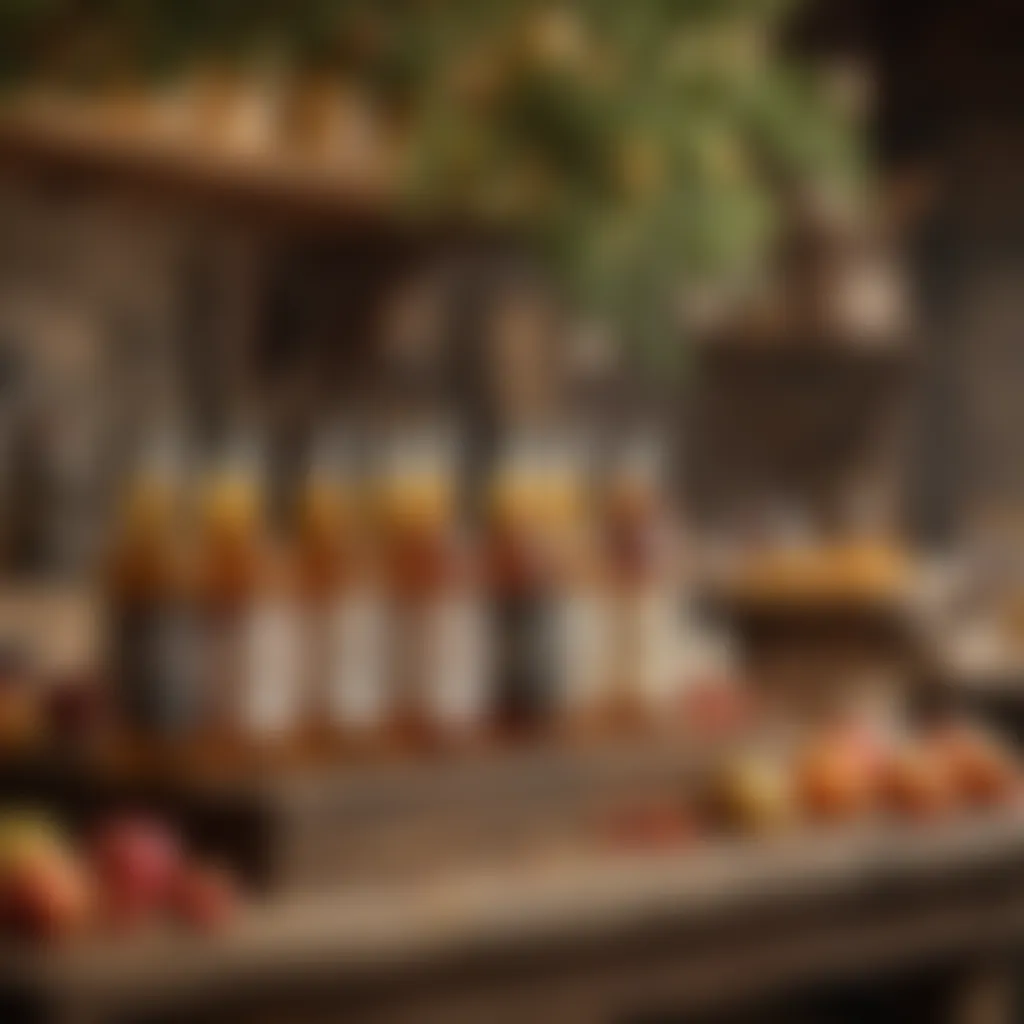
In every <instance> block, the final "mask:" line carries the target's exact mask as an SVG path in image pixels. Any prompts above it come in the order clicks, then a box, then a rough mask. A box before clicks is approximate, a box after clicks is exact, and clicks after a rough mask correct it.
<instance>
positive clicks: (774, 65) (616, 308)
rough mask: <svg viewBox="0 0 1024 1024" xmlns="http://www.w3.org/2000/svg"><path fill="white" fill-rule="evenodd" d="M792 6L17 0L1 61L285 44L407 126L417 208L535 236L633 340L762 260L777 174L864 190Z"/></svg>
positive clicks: (103, 71) (295, 62) (294, 58)
mask: <svg viewBox="0 0 1024 1024" xmlns="http://www.w3.org/2000/svg"><path fill="white" fill-rule="evenodd" d="M791 7H792V3H791V2H790V0H561V2H559V0H88V2H86V0H0V71H2V72H3V73H4V74H5V75H7V76H8V77H13V78H15V79H19V78H24V77H25V76H29V75H39V74H43V75H49V76H51V77H58V78H64V79H67V80H73V81H79V82H99V83H102V80H103V78H104V76H111V75H114V76H122V77H123V76H125V75H128V76H136V77H138V76H141V75H162V74H165V73H167V72H168V71H170V70H173V69H175V68H181V67H187V66H188V65H190V64H193V63H195V62H197V61H203V62H207V61H210V60H211V59H215V60H220V61H225V62H241V63H245V62H247V61H251V60H266V59H267V58H268V57H269V58H272V59H273V60H274V61H276V62H278V63H279V64H281V65H283V66H286V67H288V66H292V67H294V68H297V69H305V68H315V69H316V70H318V71H323V70H325V69H326V70H333V71H336V73H337V74H338V76H339V79H344V80H345V81H346V82H352V81H353V80H354V81H357V82H358V83H359V84H360V87H361V88H363V89H364V90H365V91H366V92H367V93H368V94H369V95H371V96H372V97H373V98H374V99H375V101H376V102H377V104H378V105H379V107H380V108H381V109H383V110H384V111H385V112H387V113H389V114H390V115H392V116H393V117H394V119H395V120H396V122H400V123H401V124H402V125H403V126H404V131H405V134H406V142H407V150H408V160H407V164H406V173H405V175H404V178H403V182H402V184H403V186H404V195H405V196H406V198H407V200H408V202H409V203H410V206H411V207H413V208H415V209H426V210H429V211H434V212H436V211H438V210H444V211H453V212H457V213H465V214H467V215H470V216H474V217H485V218H488V219H490V220H494V221H497V222H498V223H499V224H502V225H505V226H508V227H509V228H510V229H513V230H515V231H516V232H518V233H520V234H522V235H525V236H526V237H528V238H530V239H532V240H533V241H534V243H535V244H536V245H537V247H538V249H539V251H540V252H542V253H543V255H544V256H545V258H547V259H548V260H549V261H550V263H551V266H552V267H553V268H554V269H556V270H557V271H558V272H559V273H560V275H561V277H562V280H563V281H564V282H565V283H566V285H567V286H568V287H569V288H570V289H571V290H572V291H573V292H574V293H575V294H576V295H577V296H578V297H579V298H580V299H581V300H582V301H583V302H585V303H587V304H588V305H589V306H590V307H591V308H593V309H595V310H597V311H598V312H601V313H603V314H605V315H607V316H608V317H611V318H615V319H616V320H617V321H618V322H619V323H620V325H622V326H623V329H624V333H625V334H627V335H629V336H631V337H635V336H637V335H638V334H643V333H650V334H651V335H653V336H655V338H656V337H657V336H659V335H660V336H661V337H662V338H664V337H667V336H668V334H669V333H670V332H669V331H668V330H667V328H666V326H665V325H666V323H667V321H666V318H665V316H664V310H665V309H666V300H667V299H668V297H669V295H670V293H671V292H672V291H673V290H674V289H676V288H677V286H678V283H679V282H680V280H690V281H694V280H696V281H706V280H711V281H715V280H722V279H729V278H733V277H736V276H737V275H743V274H745V273H747V272H748V271H749V270H750V268H751V267H753V266H756V264H757V261H758V259H759V258H760V256H761V254H762V253H763V251H764V247H765V243H766V241H767V240H768V239H769V238H770V237H771V233H772V230H773V226H774V223H775V220H776V218H777V215H778V202H777V198H776V195H777V187H778V184H779V182H785V181H791V180H793V179H797V180H801V181H802V180H806V179H808V178H821V177H825V178H826V179H828V180H829V181H831V182H836V183H839V184H841V185H843V186H848V187H856V185H857V182H858V180H859V178H860V176H861V174H862V166H861V155H860V151H859V148H858V144H857V141H858V140H857V135H856V132H855V131H854V130H853V128H852V126H851V125H850V124H848V123H847V121H846V119H845V118H844V117H843V116H842V115H841V114H840V112H839V111H838V110H836V109H834V107H833V105H832V104H831V103H830V102H829V97H828V93H827V90H825V89H823V88H822V83H821V82H820V81H819V80H818V79H817V77H816V76H815V74H814V73H813V72H812V70H811V69H810V68H807V67H800V66H796V65H795V64H794V61H793V59H792V58H790V57H785V56H783V55H782V54H781V53H780V52H779V50H778V47H777V46H776V36H777V34H778V31H779V29H780V27H781V26H782V25H783V23H784V19H785V18H786V17H787V16H788V14H789V13H790V8H791Z"/></svg>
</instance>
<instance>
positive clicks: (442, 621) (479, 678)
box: [421, 597, 489, 728]
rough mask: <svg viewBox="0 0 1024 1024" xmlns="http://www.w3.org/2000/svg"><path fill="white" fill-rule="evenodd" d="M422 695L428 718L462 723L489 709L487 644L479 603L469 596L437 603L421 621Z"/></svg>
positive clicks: (446, 724) (454, 724) (456, 725)
mask: <svg viewBox="0 0 1024 1024" xmlns="http://www.w3.org/2000/svg"><path fill="white" fill-rule="evenodd" d="M422 625H423V630H424V633H423V640H424V644H423V648H422V652H423V659H424V663H423V666H422V670H423V675H422V676H421V679H422V692H421V696H422V700H423V704H424V706H425V709H426V712H427V714H428V716H429V717H430V718H431V720H432V721H434V722H436V723H437V724H439V725H441V726H443V727H446V728H461V727H465V726H468V725H471V724H473V723H474V722H477V721H479V720H480V719H481V718H482V717H483V716H484V715H485V714H486V711H487V707H486V704H487V683H488V678H489V655H488V652H489V644H488V642H487V629H486V624H485V621H484V617H483V615H482V613H481V609H480V607H479V605H478V604H477V603H476V602H474V601H473V600H472V599H471V598H463V597H459V598H454V599H450V600H444V601H440V602H438V603H437V604H436V605H434V606H432V607H431V608H430V609H429V610H428V611H427V612H426V613H425V618H424V620H423V623H422Z"/></svg>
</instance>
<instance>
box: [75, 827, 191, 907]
mask: <svg viewBox="0 0 1024 1024" xmlns="http://www.w3.org/2000/svg"><path fill="white" fill-rule="evenodd" d="M92 857H93V863H94V865H95V868H96V874H97V877H98V878H99V880H100V883H101V884H102V886H103V890H104V904H105V908H106V910H107V916H108V918H109V919H110V920H111V921H112V922H113V923H115V924H122V925H123V924H132V923H135V922H136V921H139V920H141V919H143V918H145V917H146V916H148V915H149V914H151V913H153V912H154V911H156V910H158V909H160V908H161V907H163V906H164V905H166V903H167V900H168V898H169V897H170V894H171V890H172V887H173V885H174V883H175V879H176V878H177V876H178V873H179V871H180V869H181V859H182V858H181V846H180V844H179V842H178V839H177V837H176V836H175V835H174V833H173V832H171V831H170V830H169V829H168V828H166V827H165V826H163V825H162V824H160V823H159V822H157V821H153V820H151V819H146V818H123V819H118V820H116V821H112V822H110V823H109V824H107V825H106V826H105V827H103V828H102V829H101V830H100V832H99V833H98V835H97V836H96V839H95V841H94V843H93V847H92Z"/></svg>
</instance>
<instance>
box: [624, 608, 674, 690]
mask: <svg viewBox="0 0 1024 1024" xmlns="http://www.w3.org/2000/svg"><path fill="white" fill-rule="evenodd" d="M626 630H627V633H628V636H627V639H626V645H625V646H626V652H627V659H628V663H627V665H626V666H625V667H626V669H627V671H629V672H630V674H631V675H632V678H633V679H634V680H635V685H636V687H637V690H638V692H639V694H640V697H641V699H642V700H643V701H644V703H645V704H647V705H648V706H649V707H651V708H652V709H657V708H659V707H664V706H665V705H666V704H668V703H670V702H671V700H672V698H673V696H675V694H676V692H677V690H678V689H679V686H680V682H681V680H680V678H679V677H680V670H681V665H680V660H679V647H678V637H679V631H678V622H677V616H676V609H675V603H674V600H673V595H672V594H668V593H663V592H661V591H650V592H648V593H646V594H643V595H641V596H640V597H639V598H638V599H637V600H636V602H635V603H634V604H632V605H631V607H630V608H629V609H628V611H627V614H626Z"/></svg>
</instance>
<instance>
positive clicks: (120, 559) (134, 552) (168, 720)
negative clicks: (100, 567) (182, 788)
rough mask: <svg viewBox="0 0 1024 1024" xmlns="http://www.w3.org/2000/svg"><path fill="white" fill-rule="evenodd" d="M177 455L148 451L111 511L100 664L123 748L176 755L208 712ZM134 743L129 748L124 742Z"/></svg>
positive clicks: (167, 446) (161, 447)
mask: <svg viewBox="0 0 1024 1024" xmlns="http://www.w3.org/2000/svg"><path fill="white" fill-rule="evenodd" d="M185 485H186V474H185V470H184V462H183V458H182V455H181V451H180V448H179V447H178V446H177V445H175V444H173V443H171V442H166V441H162V442H159V443H157V444H155V445H151V446H149V448H148V449H147V450H146V451H145V453H144V454H143V455H142V457H141V458H140V459H139V461H138V464H137V465H136V467H135V468H134V470H133V471H132V472H131V473H130V474H129V476H128V479H127V481H126V484H125V486H124V488H123V490H122V494H121V497H120V501H119V503H118V508H117V510H116V513H115V526H114V531H113V538H112V542H111V546H110V549H109V552H108V560H107V568H106V590H107V597H108V600H107V619H108V623H107V631H106V632H107V637H108V643H107V660H108V663H109V666H110V672H111V676H112V680H113V687H114V690H113V693H114V705H115V712H116V718H117V720H118V722H119V723H120V732H121V734H122V736H123V738H124V739H125V740H126V741H130V740H133V739H134V740H139V741H144V742H140V744H139V746H147V745H148V746H151V747H157V748H163V747H167V748H171V749H174V750H178V749H180V748H182V747H183V746H187V745H189V744H190V743H191V741H193V740H195V739H196V738H197V736H198V734H199V732H200V731H201V729H202V726H203V724H204V721H205V716H206V712H207V710H208V707H207V702H206V696H207V695H206V693H205V690H204V685H203V679H202V664H201V663H202V660H203V650H202V638H201V634H200V631H199V628H198V622H197V619H196V615H195V611H196V609H195V606H194V603H193V597H194V593H193V583H194V578H193V575H192V569H193V565H192V563H191V560H190V549H189V540H190V537H189V532H188V523H187V515H186V501H185ZM130 745H132V746H135V744H130Z"/></svg>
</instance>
